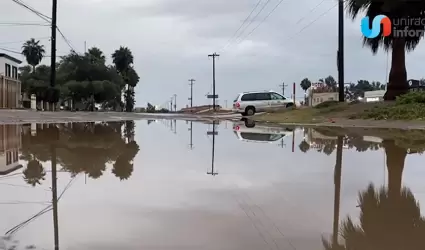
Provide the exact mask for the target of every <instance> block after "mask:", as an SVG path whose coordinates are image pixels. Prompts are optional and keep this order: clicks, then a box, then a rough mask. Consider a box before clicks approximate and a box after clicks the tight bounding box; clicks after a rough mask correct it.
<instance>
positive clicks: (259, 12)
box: [234, 0, 271, 41]
mask: <svg viewBox="0 0 425 250" xmlns="http://www.w3.org/2000/svg"><path fill="white" fill-rule="evenodd" d="M270 1H271V0H267V2H265V3H264V5H263V7H262V8H261V9H260V10H259V11H258V12H257V14H256V15H255V16H254V17H253V18H252V19H251V20H250V22H249V23H248V25H247V26H245V28H244V29H243V30H242V32H241V33H240V34H239V35H238V36H237V37H236V38H235V39H234V41H235V40H238V38H240V37H241V36H242V35H243V33H244V32H245V30H246V29H247V28H248V27H249V26H251V24H252V23H253V22H254V21H255V20H256V19H257V17H258V16H259V15H260V14H261V12H263V10H264V9H265V8H266V7H267V5H268V4H269V3H270Z"/></svg>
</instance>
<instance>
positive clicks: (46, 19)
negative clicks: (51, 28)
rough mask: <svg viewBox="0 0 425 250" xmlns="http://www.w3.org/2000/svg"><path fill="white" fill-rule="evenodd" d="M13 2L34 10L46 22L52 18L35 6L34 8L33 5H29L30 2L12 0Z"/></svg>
mask: <svg viewBox="0 0 425 250" xmlns="http://www.w3.org/2000/svg"><path fill="white" fill-rule="evenodd" d="M12 1H13V2H15V3H16V4H18V5H20V6H22V7H24V8H25V9H27V10H29V11H31V12H33V13H34V14H36V15H37V16H39V17H40V18H41V19H43V20H44V21H46V22H50V20H51V18H50V17H48V16H46V15H44V14H43V13H40V12H39V11H37V10H35V9H34V8H32V7H31V6H29V5H28V4H26V3H24V2H22V1H21V0H12Z"/></svg>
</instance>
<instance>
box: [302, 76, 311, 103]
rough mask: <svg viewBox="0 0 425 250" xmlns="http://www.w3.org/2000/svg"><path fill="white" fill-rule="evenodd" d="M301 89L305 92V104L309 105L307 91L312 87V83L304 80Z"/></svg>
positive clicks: (306, 79)
mask: <svg viewBox="0 0 425 250" xmlns="http://www.w3.org/2000/svg"><path fill="white" fill-rule="evenodd" d="M300 85H301V88H302V89H303V90H304V103H305V104H307V103H308V100H307V89H308V88H310V87H311V81H310V80H308V78H304V79H303V80H302V81H301V83H300Z"/></svg>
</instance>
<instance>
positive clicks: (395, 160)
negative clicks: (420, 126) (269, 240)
mask: <svg viewBox="0 0 425 250" xmlns="http://www.w3.org/2000/svg"><path fill="white" fill-rule="evenodd" d="M382 147H384V148H385V153H386V156H387V158H386V159H387V160H386V165H387V169H388V180H389V181H388V186H387V187H386V186H382V187H381V188H380V189H377V188H375V185H374V184H373V183H370V184H369V186H368V187H366V189H365V190H363V191H361V192H360V193H359V198H358V202H359V205H358V207H359V208H360V216H359V221H360V223H359V224H357V223H355V222H354V220H353V219H352V218H351V217H350V216H347V218H346V219H345V220H344V221H343V222H342V223H341V233H340V235H341V236H342V238H343V243H342V244H339V243H338V241H337V239H338V235H339V233H338V229H337V228H338V223H339V222H338V215H337V213H335V219H334V232H333V236H332V242H330V241H327V240H326V239H324V240H323V245H324V248H325V249H327V250H331V249H353V250H356V249H358V250H360V249H394V250H395V249H425V237H424V235H425V218H424V217H423V216H422V215H421V211H420V207H419V203H418V202H417V201H416V199H415V197H414V195H413V193H412V191H411V190H410V189H409V188H407V187H402V175H403V169H404V164H405V158H406V155H407V149H406V148H402V147H400V146H397V145H396V143H395V141H394V140H383V142H382ZM338 148H341V147H340V146H338ZM369 149H370V147H369ZM337 189H338V188H337V185H335V190H337ZM335 193H337V192H335ZM337 199H338V200H339V198H338V197H336V196H335V204H336V206H339V205H337V203H338V202H337Z"/></svg>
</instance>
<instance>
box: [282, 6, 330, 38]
mask: <svg viewBox="0 0 425 250" xmlns="http://www.w3.org/2000/svg"><path fill="white" fill-rule="evenodd" d="M337 5H338V3H336V4H335V5H333V6H332V7H330V8H329V9H327V10H326V11H325V12H323V13H322V14H320V15H319V16H318V17H317V18H315V19H314V20H313V21H311V22H309V23H308V24H307V25H305V26H304V27H302V28H301V29H300V30H299V31H298V32H296V33H295V34H294V35H293V36H291V37H289V38H288V39H286V40H285V41H284V43H285V42H287V41H289V40H292V39H293V38H295V37H296V36H297V35H299V34H300V33H301V32H303V31H304V30H305V29H307V28H308V27H310V26H311V25H313V24H314V23H315V22H317V21H318V20H319V19H320V18H322V17H324V16H325V15H326V14H328V13H329V12H330V11H331V10H333V8H335V7H336V6H337Z"/></svg>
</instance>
